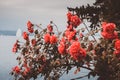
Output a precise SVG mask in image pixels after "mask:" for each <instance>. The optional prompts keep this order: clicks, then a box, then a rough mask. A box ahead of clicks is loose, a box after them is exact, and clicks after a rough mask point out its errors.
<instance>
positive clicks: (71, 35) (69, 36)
mask: <svg viewBox="0 0 120 80" xmlns="http://www.w3.org/2000/svg"><path fill="white" fill-rule="evenodd" d="M75 35H76V30H74V29H73V30H72V31H70V29H69V28H68V29H67V30H66V31H65V36H66V38H67V39H68V41H71V40H73V39H74V40H76V37H75Z"/></svg>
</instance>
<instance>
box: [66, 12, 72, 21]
mask: <svg viewBox="0 0 120 80" xmlns="http://www.w3.org/2000/svg"><path fill="white" fill-rule="evenodd" d="M71 16H72V14H71V13H70V12H68V13H67V19H68V21H70V20H71Z"/></svg>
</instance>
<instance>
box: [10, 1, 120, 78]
mask: <svg viewBox="0 0 120 80" xmlns="http://www.w3.org/2000/svg"><path fill="white" fill-rule="evenodd" d="M108 1H110V2H109V3H111V2H112V0H97V1H96V2H95V4H94V5H93V6H89V5H88V6H87V7H84V6H82V7H80V8H75V9H74V8H68V10H69V12H68V13H67V27H66V30H65V31H63V32H59V31H58V28H57V26H56V24H55V23H54V22H52V21H50V24H48V26H47V27H46V28H43V27H42V26H41V25H37V24H33V23H32V22H30V21H28V23H27V31H24V32H23V35H22V37H23V41H20V40H16V42H15V44H14V45H13V48H12V51H13V52H14V53H16V54H19V56H18V57H17V58H16V59H17V61H18V65H17V66H15V67H13V69H12V71H11V73H10V74H11V75H13V77H14V79H15V80H30V79H32V78H33V79H34V80H35V79H37V77H38V76H43V77H44V80H58V79H59V78H60V77H61V76H62V75H63V74H64V73H67V74H68V73H69V71H70V70H71V69H72V68H76V70H75V72H74V73H75V74H76V73H78V72H80V69H81V68H84V69H87V70H89V71H90V72H88V74H87V75H85V76H80V77H78V78H73V79H72V80H77V79H80V78H83V77H88V79H89V78H90V76H93V77H95V76H98V79H97V80H119V79H120V76H119V75H120V39H119V29H118V27H119V23H117V21H116V20H114V19H113V18H114V17H112V19H111V17H109V16H110V15H111V14H109V13H110V11H111V10H109V9H108V8H109V6H108V5H107V4H106V3H108ZM118 2H119V1H118ZM116 6H117V5H116ZM111 8H113V6H112V7H111ZM115 9H116V8H115ZM104 10H108V11H104ZM115 11H117V9H116V10H113V13H116V12H115ZM118 11H119V10H118ZM112 15H113V14H112ZM79 17H80V18H81V19H80V18H79ZM85 19H87V20H88V22H91V23H92V24H91V25H90V27H91V30H89V29H88V27H87V25H86V23H85V22H84V20H85ZM111 20H113V21H114V22H113V21H111ZM104 21H106V22H104ZM80 24H83V25H84V27H81V26H79V25H80ZM96 26H99V27H96ZM55 28H56V31H57V33H56V32H54V31H55ZM95 28H96V29H95ZM84 32H85V33H84ZM86 32H87V33H86ZM96 33H100V35H101V36H102V37H100V38H98V39H96V37H95V34H96ZM30 34H32V35H33V37H31V36H30ZM90 36H92V39H90V38H89V37H90ZM93 67H94V68H93ZM106 76H107V77H106Z"/></svg>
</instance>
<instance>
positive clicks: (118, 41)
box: [114, 40, 120, 56]
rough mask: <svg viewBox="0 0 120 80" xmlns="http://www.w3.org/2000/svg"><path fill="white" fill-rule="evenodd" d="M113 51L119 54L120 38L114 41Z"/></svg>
mask: <svg viewBox="0 0 120 80" xmlns="http://www.w3.org/2000/svg"><path fill="white" fill-rule="evenodd" d="M115 49H116V50H115V51H114V54H115V55H117V56H120V40H116V42H115Z"/></svg>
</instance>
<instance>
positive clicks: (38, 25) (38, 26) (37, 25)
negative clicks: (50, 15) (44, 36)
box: [35, 24, 43, 30]
mask: <svg viewBox="0 0 120 80" xmlns="http://www.w3.org/2000/svg"><path fill="white" fill-rule="evenodd" d="M40 25H41V24H40ZM35 26H37V27H38V28H40V29H42V30H43V28H42V27H40V26H39V25H37V24H35Z"/></svg>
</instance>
